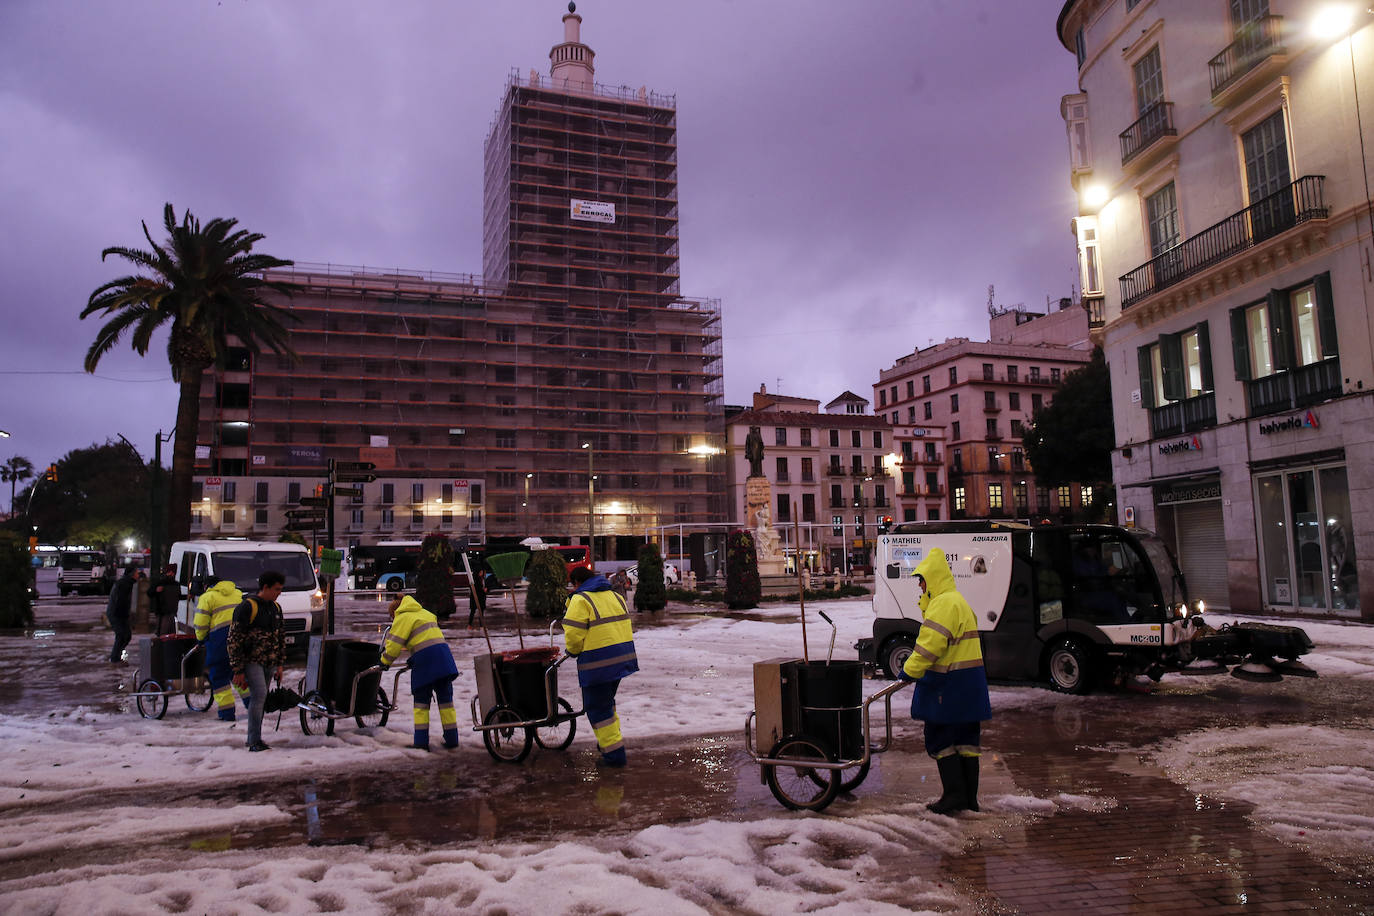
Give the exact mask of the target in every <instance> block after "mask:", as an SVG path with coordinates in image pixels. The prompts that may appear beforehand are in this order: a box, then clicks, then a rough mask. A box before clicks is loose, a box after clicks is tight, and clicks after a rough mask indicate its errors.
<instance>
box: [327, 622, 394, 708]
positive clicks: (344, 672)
mask: <svg viewBox="0 0 1374 916" xmlns="http://www.w3.org/2000/svg"><path fill="white" fill-rule="evenodd" d="M331 648H332V649H333V653H332V654H333V658H332V659H331V662H332V665H331V666H330V667H331V668H332V669H333V672H334V677H333V684H331V685H330V689H331V691H332V693H333V700H334V705H335V706H337V707H338V708H339V709H341V710H347V709H348V702H349V698H350V697H351V696H352V695H353V678H354V677H356V676H357V674H358V672H360V671H366V670H367V669H368V668H372V667H375V666H377V665H379V664H381V659H382V650H381V647H380V646H377V645H375V644H373V643H370V642H360V641H356V640H350V641H348V642H340V643H336V644H334V645H333V646H332V647H331ZM381 683H382V673H381V672H380V671H378V672H375V673H373V674H371V675H369V676H367V677H365V678H363V679H362V680H360V681H358V693H357V700H356V702H357V705H356V706H355V707H354V708H353V713H354V714H355V715H360V716H363V715H367V714H369V713H374V712H376V711H377V689H378V688H379V687H380V686H381Z"/></svg>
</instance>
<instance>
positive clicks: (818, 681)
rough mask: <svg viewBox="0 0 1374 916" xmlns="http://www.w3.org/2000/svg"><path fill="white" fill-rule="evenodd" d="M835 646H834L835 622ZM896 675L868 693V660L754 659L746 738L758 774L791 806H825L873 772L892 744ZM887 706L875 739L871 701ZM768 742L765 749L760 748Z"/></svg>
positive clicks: (898, 685)
mask: <svg viewBox="0 0 1374 916" xmlns="http://www.w3.org/2000/svg"><path fill="white" fill-rule="evenodd" d="M820 616H821V617H822V618H824V619H825V621H826V623H829V624H830V626H831V635H830V650H831V653H833V651H834V648H835V633H834V628H835V624H834V623H833V622H832V621H831V619H830V618H829V617H828V616H826V614H825V613H824V612H823V611H822V612H821V615H820ZM909 683H910V682H908V681H899V682H897V683H896V684H892V685H889V686H888V687H885V688H883V689H882V690H879V691H877V692H876V693H874V694H873V695H872V696H870V697H869V698H868V699H863V663H862V662H859V661H844V660H841V661H832V660H831V658H830V654H827V656H826V660H825V661H823V662H821V661H815V662H813V661H809V660H807V659H800V658H774V659H768V660H766V661H761V662H755V663H754V706H755V708H754V709H753V710H752V711H750V713H749V716H748V718H747V719H745V722H744V745H745V749H746V751H747V753H748V754H749V756H750V757H751V758H752V759H753V760H754V762H755V763H757V764H759V766H760V767H761V768H762V769H761V773H760V777H761V780H762V781H763V782H764V783H765V784H767V786H768V788H769V790H770V791H771V792H772V793H773V797H774V798H776V799H777V800H778V801H779V802H781V803H782V805H783V806H784V807H786V808H791V809H793V810H799V809H806V810H810V811H820V810H822V809H823V808H825V807H826V806H827V805H829V804H830V803H831V802H832V801H834V800H835V796H837V795H838V794H839V793H841V792H851V791H853V790H854V789H855V788H857V787H858V786H859V784H860V783H862V782H863V781H864V778H865V777H867V776H868V769H869V766H870V765H871V764H872V762H873V756H874V755H875V754H881V753H882V752H884V751H886V750H887V749H888V748H889V747H890V746H891V744H892V695H893V694H894V693H896V692H897V691H899V690H901V689H902V688H904V687H906V686H907V685H908V684H909ZM879 701H881V702H882V705H883V725H882V728H883V738H882V741H881V742H879V743H877V744H874V743H873V740H872V732H873V722H872V707H873V705H874V704H875V703H878V702H879ZM764 748H766V749H767V750H766V752H765V751H764V750H763V749H764Z"/></svg>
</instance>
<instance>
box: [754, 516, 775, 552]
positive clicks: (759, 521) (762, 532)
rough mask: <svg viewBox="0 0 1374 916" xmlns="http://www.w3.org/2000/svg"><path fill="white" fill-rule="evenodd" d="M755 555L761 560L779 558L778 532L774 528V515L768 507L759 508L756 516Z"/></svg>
mask: <svg viewBox="0 0 1374 916" xmlns="http://www.w3.org/2000/svg"><path fill="white" fill-rule="evenodd" d="M754 526H755V527H754V554H755V555H756V556H757V557H758V558H759V559H760V560H770V559H773V558H775V557H777V556H778V554H779V551H778V532H777V531H776V530H774V528H773V514H772V513H771V512H769V511H768V507H767V506H766V505H765V506H759V508H758V511H757V512H756V513H755V515H754Z"/></svg>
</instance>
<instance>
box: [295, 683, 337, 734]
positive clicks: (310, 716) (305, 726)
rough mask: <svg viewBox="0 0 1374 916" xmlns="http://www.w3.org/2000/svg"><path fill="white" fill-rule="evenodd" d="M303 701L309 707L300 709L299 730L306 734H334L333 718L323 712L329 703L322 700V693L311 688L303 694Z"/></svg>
mask: <svg viewBox="0 0 1374 916" xmlns="http://www.w3.org/2000/svg"><path fill="white" fill-rule="evenodd" d="M303 702H304V703H305V704H306V705H307V706H308V707H310V708H309V709H302V710H301V731H302V732H304V733H305V734H307V735H332V734H334V720H333V719H331V718H329V716H327V715H326V714H325V713H327V712H328V711H329V704H328V703H326V702H325V701H324V694H322V693H320V692H319V691H318V690H312V691H310V692H309V693H307V694H306V695H305V698H304V701H303Z"/></svg>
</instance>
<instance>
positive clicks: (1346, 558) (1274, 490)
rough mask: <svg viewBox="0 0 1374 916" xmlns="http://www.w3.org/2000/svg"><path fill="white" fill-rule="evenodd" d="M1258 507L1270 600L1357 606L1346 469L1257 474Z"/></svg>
mask: <svg viewBox="0 0 1374 916" xmlns="http://www.w3.org/2000/svg"><path fill="white" fill-rule="evenodd" d="M1256 508H1257V509H1258V520H1259V533H1260V550H1261V554H1262V556H1263V560H1264V574H1265V591H1266V595H1267V597H1268V600H1269V602H1270V603H1271V604H1276V605H1290V606H1296V607H1301V608H1311V609H1317V610H1327V609H1329V610H1333V611H1347V610H1358V608H1359V580H1358V577H1357V573H1356V569H1355V543H1354V537H1353V533H1352V530H1351V525H1350V493H1349V486H1348V484H1347V481H1346V473H1345V468H1343V467H1328V468H1321V469H1315V470H1314V469H1310V468H1304V469H1302V470H1295V471H1288V472H1286V473H1284V474H1273V475H1270V476H1267V477H1262V478H1259V479H1258V481H1257V488H1256ZM1290 532H1291V533H1290Z"/></svg>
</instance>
